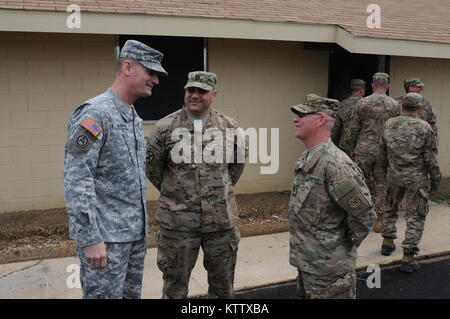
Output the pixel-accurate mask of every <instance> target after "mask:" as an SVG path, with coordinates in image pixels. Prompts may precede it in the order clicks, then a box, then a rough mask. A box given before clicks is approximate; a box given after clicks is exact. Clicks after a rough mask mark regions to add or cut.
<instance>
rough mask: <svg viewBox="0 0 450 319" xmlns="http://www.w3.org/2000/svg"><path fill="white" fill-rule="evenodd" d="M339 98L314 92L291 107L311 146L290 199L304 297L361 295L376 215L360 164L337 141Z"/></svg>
mask: <svg viewBox="0 0 450 319" xmlns="http://www.w3.org/2000/svg"><path fill="white" fill-rule="evenodd" d="M338 104H339V102H338V101H337V100H332V99H326V98H321V97H319V96H317V95H315V94H308V96H307V97H306V100H305V103H304V104H299V105H295V106H292V107H291V110H292V112H294V113H295V114H296V115H297V116H296V118H295V119H294V123H295V126H296V131H295V135H296V137H297V138H299V139H301V140H302V141H303V143H304V144H305V146H306V148H307V150H306V151H305V152H304V153H303V154H302V155H301V157H300V158H299V160H298V161H297V163H296V168H295V175H294V181H293V185H292V191H291V198H290V201H289V231H290V258H289V262H290V264H291V265H293V266H294V267H297V269H298V272H299V276H298V277H297V295H298V296H299V297H302V298H355V297H356V274H355V268H356V257H357V253H356V248H357V247H359V245H360V244H361V242H362V241H363V240H364V238H365V237H366V236H367V234H368V233H369V232H370V229H371V228H372V225H373V222H374V220H375V212H374V210H373V208H372V202H371V197H370V193H369V189H368V187H367V186H366V184H365V183H364V177H363V174H362V172H361V170H360V168H359V167H358V166H357V165H356V164H355V163H354V162H353V161H352V160H351V159H350V158H349V157H348V156H347V155H346V154H345V153H344V152H343V151H341V150H340V149H339V148H337V147H336V146H335V145H334V144H333V142H332V141H331V139H330V138H329V137H330V132H331V128H332V126H333V123H334V119H333V117H332V116H333V115H334V114H335V111H336V107H337V105H338Z"/></svg>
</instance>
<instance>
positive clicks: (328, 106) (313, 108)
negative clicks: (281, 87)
mask: <svg viewBox="0 0 450 319" xmlns="http://www.w3.org/2000/svg"><path fill="white" fill-rule="evenodd" d="M338 106H339V101H338V100H335V99H328V98H325V97H320V96H318V95H316V94H308V95H307V96H306V98H305V102H304V103H303V104H298V105H293V106H291V111H292V112H293V113H295V114H299V115H300V114H313V113H317V112H325V113H326V114H328V115H330V116H333V117H335V116H336V111H337V108H338Z"/></svg>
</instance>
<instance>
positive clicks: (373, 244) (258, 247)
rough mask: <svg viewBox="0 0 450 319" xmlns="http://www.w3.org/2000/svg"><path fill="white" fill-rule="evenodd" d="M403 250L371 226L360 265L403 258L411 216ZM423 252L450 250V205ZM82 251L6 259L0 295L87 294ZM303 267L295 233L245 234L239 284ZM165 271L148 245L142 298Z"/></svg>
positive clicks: (196, 275)
mask: <svg viewBox="0 0 450 319" xmlns="http://www.w3.org/2000/svg"><path fill="white" fill-rule="evenodd" d="M397 229H398V237H399V238H398V239H397V240H396V241H395V244H396V246H397V250H396V251H395V252H394V253H393V254H392V256H389V257H384V256H382V255H381V254H380V247H381V242H382V238H381V236H380V234H376V233H373V232H371V233H370V234H369V236H368V237H367V238H366V239H365V241H364V242H363V243H362V245H361V247H360V248H359V249H358V268H362V269H365V268H366V267H367V265H369V264H379V265H384V264H390V263H393V262H398V261H399V260H400V259H401V258H402V254H403V251H402V249H401V242H402V240H403V238H404V232H405V219H404V218H403V215H401V216H400V218H399V221H398V223H397ZM420 249H421V253H420V255H419V258H421V257H425V256H429V255H435V254H443V253H446V252H449V253H450V207H447V206H443V205H437V204H434V203H431V205H430V212H429V214H428V217H427V221H426V224H425V232H424V234H423V238H422V241H421V243H420ZM202 261H203V256H202V254H201V253H200V256H199V259H198V261H197V264H196V266H195V268H194V270H193V272H192V277H191V281H190V286H189V296H198V295H203V294H206V292H207V289H208V286H207V280H206V271H205V269H204V268H203V264H202ZM78 265H79V260H78V258H76V257H69V258H59V259H44V260H35V261H28V262H20V263H11V264H3V265H0V298H1V299H4V298H81V288H77V286H79V280H78V279H77V275H78V269H79V268H78ZM296 276H297V270H296V269H295V268H293V267H292V266H291V265H289V233H278V234H271V235H263V236H255V237H247V238H242V240H241V243H240V245H239V251H238V261H237V265H236V275H235V289H236V290H242V289H246V288H251V287H256V286H263V285H268V284H273V283H279V282H285V281H289V280H293V279H295V278H296ZM162 283H163V282H162V275H161V272H160V271H159V269H158V268H157V266H156V249H155V248H153V249H149V250H147V256H146V259H145V273H144V280H143V289H142V298H150V299H154V298H160V297H161V290H162Z"/></svg>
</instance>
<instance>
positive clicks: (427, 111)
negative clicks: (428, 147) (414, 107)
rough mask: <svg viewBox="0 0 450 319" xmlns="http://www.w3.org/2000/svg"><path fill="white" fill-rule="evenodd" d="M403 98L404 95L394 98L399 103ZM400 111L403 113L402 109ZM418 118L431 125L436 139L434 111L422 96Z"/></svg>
mask: <svg viewBox="0 0 450 319" xmlns="http://www.w3.org/2000/svg"><path fill="white" fill-rule="evenodd" d="M403 98H404V95H403V96H400V97H398V98H396V99H395V100H396V101H398V102H399V104H401V103H402V100H403ZM402 113H403V110H402ZM419 118H421V119H422V120H424V121H425V122H427V123H428V124H430V125H431V128H432V129H433V131H434V132H435V133H436V139H437V135H438V127H437V119H436V113H435V112H434V110H433V107H432V106H431V103H430V101H428V100H427V99H426V98H425V97H423V102H422V108H421V109H420V111H419Z"/></svg>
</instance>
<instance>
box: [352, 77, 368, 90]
mask: <svg viewBox="0 0 450 319" xmlns="http://www.w3.org/2000/svg"><path fill="white" fill-rule="evenodd" d="M350 88H351V89H365V88H366V81H364V80H361V79H352V80H351V81H350Z"/></svg>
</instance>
